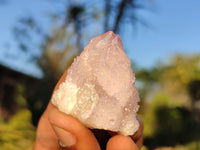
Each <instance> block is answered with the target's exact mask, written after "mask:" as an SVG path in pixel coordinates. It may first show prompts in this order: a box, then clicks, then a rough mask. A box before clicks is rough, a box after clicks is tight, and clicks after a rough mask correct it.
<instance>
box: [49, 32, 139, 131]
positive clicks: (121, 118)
mask: <svg viewBox="0 0 200 150" xmlns="http://www.w3.org/2000/svg"><path fill="white" fill-rule="evenodd" d="M134 83H135V75H134V73H133V72H132V70H131V62H130V60H129V58H128V57H127V56H126V54H125V52H124V50H123V46H122V42H121V39H120V37H119V36H118V35H116V34H114V33H113V32H112V31H109V32H106V33H104V34H102V35H99V36H97V37H95V38H93V39H91V40H90V42H89V44H88V45H87V46H86V47H85V49H84V51H83V52H82V53H81V55H80V56H78V57H77V58H76V59H75V60H74V62H73V64H72V65H71V67H70V68H69V69H68V73H67V77H66V80H65V82H63V83H62V84H60V86H59V89H58V90H57V91H55V92H54V94H53V96H52V103H53V104H54V105H55V106H57V107H58V109H59V110H60V111H62V112H65V113H66V114H70V115H72V116H74V117H76V118H78V119H79V120H80V121H81V122H82V123H83V124H84V125H86V126H87V127H89V128H96V129H105V130H110V131H116V132H119V133H121V134H123V135H132V134H134V133H135V131H137V129H138V127H139V123H138V121H137V119H136V112H137V110H138V108H139V105H138V102H139V96H138V91H137V88H136V87H135V85H134Z"/></svg>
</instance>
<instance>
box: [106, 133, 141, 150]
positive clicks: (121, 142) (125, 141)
mask: <svg viewBox="0 0 200 150" xmlns="http://www.w3.org/2000/svg"><path fill="white" fill-rule="evenodd" d="M106 150H139V148H138V147H137V145H136V144H135V143H134V142H133V140H132V139H131V138H130V137H128V136H123V135H116V136H113V137H112V138H111V139H110V140H109V141H108V143H107V149H106Z"/></svg>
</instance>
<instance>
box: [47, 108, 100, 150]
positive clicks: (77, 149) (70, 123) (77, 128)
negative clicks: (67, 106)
mask: <svg viewBox="0 0 200 150" xmlns="http://www.w3.org/2000/svg"><path fill="white" fill-rule="evenodd" d="M49 121H50V123H51V125H52V128H53V130H54V132H55V134H56V136H57V138H58V140H59V144H60V146H61V148H62V149H68V150H83V149H84V150H85V149H87V150H94V149H95V150H100V146H99V144H98V142H97V140H96V138H95V136H94V135H93V133H92V132H91V131H90V130H89V129H88V128H86V127H85V126H83V125H82V124H81V123H80V122H79V121H78V120H77V119H75V118H73V117H72V116H70V115H66V114H65V113H63V112H60V111H58V110H57V109H54V110H52V111H51V112H50V114H49Z"/></svg>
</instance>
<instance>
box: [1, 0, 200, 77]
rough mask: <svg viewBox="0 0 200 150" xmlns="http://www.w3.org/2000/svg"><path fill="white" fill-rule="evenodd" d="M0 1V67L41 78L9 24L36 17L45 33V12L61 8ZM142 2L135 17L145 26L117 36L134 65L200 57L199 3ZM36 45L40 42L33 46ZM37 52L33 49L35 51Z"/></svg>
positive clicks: (186, 0) (174, 0)
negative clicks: (145, 6) (183, 56)
mask: <svg viewBox="0 0 200 150" xmlns="http://www.w3.org/2000/svg"><path fill="white" fill-rule="evenodd" d="M1 1H2V0H0V2H1ZM4 1H5V4H4V5H0V63H1V64H4V65H6V66H9V67H11V68H14V69H16V70H18V71H22V72H24V73H27V74H31V75H32V76H36V77H42V72H41V70H40V69H39V67H38V66H37V64H36V63H34V62H29V61H28V58H29V56H28V54H26V53H24V54H21V53H20V52H19V51H18V50H17V49H16V47H17V45H16V43H15V42H14V38H13V35H12V28H13V24H14V23H16V20H17V18H18V17H19V16H22V15H24V13H27V14H30V15H32V16H35V17H37V20H38V21H40V22H41V26H42V28H43V30H44V31H45V32H49V29H50V24H51V21H50V20H49V19H48V18H49V17H48V12H49V11H58V9H61V7H62V6H61V5H60V3H58V4H57V5H56V6H55V3H54V4H53V5H52V4H51V3H49V2H47V0H44V1H40V0H35V1H31V0H17V1H14V0H7V1H6V0H4ZM144 1H145V0H144ZM146 1H148V3H149V8H150V9H145V10H139V11H138V12H137V13H138V16H140V17H141V18H142V19H143V20H145V22H147V24H148V27H145V26H143V25H141V24H139V23H136V25H135V28H133V29H132V28H131V27H130V26H129V25H127V26H126V30H125V31H126V32H121V33H120V36H121V38H122V42H123V45H124V48H125V51H126V53H127V55H128V57H129V58H130V59H131V60H132V61H133V62H134V63H135V64H137V65H138V66H140V67H143V68H150V67H153V66H154V65H156V64H157V63H158V62H159V61H162V62H167V61H169V58H171V57H172V56H173V55H174V54H177V53H186V54H190V53H194V54H195V53H200V1H199V0H190V1H189V0H146ZM127 30H128V32H127ZM129 30H130V31H129ZM38 41H40V39H38V40H36V41H34V42H35V43H37V42H38ZM7 43H9V44H7ZM38 49H39V48H37V47H36V48H35V51H36V52H37V51H38ZM19 53H20V55H19ZM8 55H9V57H7V56H8ZM12 56H13V57H12ZM16 56H17V57H16Z"/></svg>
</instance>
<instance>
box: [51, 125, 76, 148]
mask: <svg viewBox="0 0 200 150" xmlns="http://www.w3.org/2000/svg"><path fill="white" fill-rule="evenodd" d="M54 130H55V133H56V135H57V137H58V140H59V144H60V146H61V147H71V146H73V145H75V144H76V138H75V136H74V135H72V134H71V133H70V132H68V131H65V130H64V129H61V128H59V127H56V126H54Z"/></svg>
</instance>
